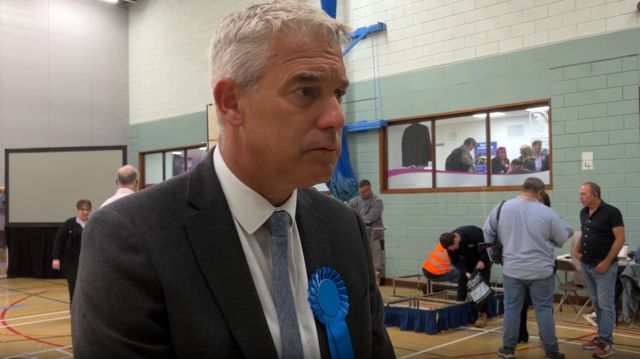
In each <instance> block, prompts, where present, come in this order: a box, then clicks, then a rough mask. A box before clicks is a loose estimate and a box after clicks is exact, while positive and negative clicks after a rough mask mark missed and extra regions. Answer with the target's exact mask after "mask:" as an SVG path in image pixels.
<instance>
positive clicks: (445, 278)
mask: <svg viewBox="0 0 640 359" xmlns="http://www.w3.org/2000/svg"><path fill="white" fill-rule="evenodd" d="M422 274H424V276H425V277H427V278H429V280H431V281H433V282H450V283H458V278H459V277H460V271H459V270H458V268H456V267H451V269H450V270H449V271H448V272H446V273H445V274H440V275H437V274H433V273H431V272H427V271H426V270H425V269H424V268H422Z"/></svg>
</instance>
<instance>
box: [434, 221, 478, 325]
mask: <svg viewBox="0 0 640 359" xmlns="http://www.w3.org/2000/svg"><path fill="white" fill-rule="evenodd" d="M445 236H448V237H453V238H459V244H458V245H457V246H452V247H449V248H448V249H447V251H448V252H449V258H450V259H451V264H453V265H454V266H455V267H456V268H457V269H458V271H459V272H460V277H459V279H458V294H457V298H456V300H458V301H463V300H465V299H466V298H467V282H468V281H469V279H471V276H472V274H473V272H474V271H475V270H477V271H478V272H479V273H480V275H481V276H482V277H483V278H484V279H485V280H486V281H487V282H488V281H490V278H491V261H490V260H489V255H488V254H487V251H486V250H485V249H482V250H479V249H478V243H482V242H484V233H483V232H482V229H481V228H478V227H476V226H462V227H459V228H456V229H455V230H453V232H451V233H443V234H442V235H441V236H440V237H441V238H442V237H445ZM456 242H458V241H456ZM476 308H477V310H478V320H477V321H476V323H475V325H476V327H479V328H482V327H485V326H486V325H487V302H486V300H485V301H483V302H481V303H477V307H476Z"/></svg>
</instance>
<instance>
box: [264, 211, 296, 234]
mask: <svg viewBox="0 0 640 359" xmlns="http://www.w3.org/2000/svg"><path fill="white" fill-rule="evenodd" d="M289 226H291V216H289V213H287V212H285V211H275V212H273V213H272V214H271V217H269V229H270V230H271V236H273V237H288V236H289Z"/></svg>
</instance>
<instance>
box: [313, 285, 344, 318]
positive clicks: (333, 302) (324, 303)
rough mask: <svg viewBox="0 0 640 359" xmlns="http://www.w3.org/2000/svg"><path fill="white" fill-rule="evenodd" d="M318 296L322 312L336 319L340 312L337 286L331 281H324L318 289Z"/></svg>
mask: <svg viewBox="0 0 640 359" xmlns="http://www.w3.org/2000/svg"><path fill="white" fill-rule="evenodd" d="M318 294H319V295H318V296H319V299H320V307H321V308H322V311H323V312H324V313H325V314H326V315H327V316H329V317H332V318H333V317H335V316H336V315H337V314H338V312H339V311H340V294H339V293H338V287H336V284H335V283H334V282H333V281H332V280H330V279H325V280H323V281H322V282H320V286H319V287H318Z"/></svg>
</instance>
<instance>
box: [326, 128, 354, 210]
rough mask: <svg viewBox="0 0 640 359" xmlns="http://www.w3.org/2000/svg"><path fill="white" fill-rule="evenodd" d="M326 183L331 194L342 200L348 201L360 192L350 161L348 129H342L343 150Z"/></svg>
mask: <svg viewBox="0 0 640 359" xmlns="http://www.w3.org/2000/svg"><path fill="white" fill-rule="evenodd" d="M326 184H327V187H329V190H330V191H331V194H333V196H334V197H335V198H338V199H339V200H341V201H348V200H349V199H351V198H353V197H354V196H356V195H357V194H358V183H357V181H356V177H355V176H354V175H353V170H352V169H351V163H350V162H349V146H348V144H347V131H344V130H343V131H342V152H341V153H340V158H339V159H338V163H337V164H336V170H335V171H334V172H333V176H332V177H331V179H330V180H329V182H327V183H326Z"/></svg>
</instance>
